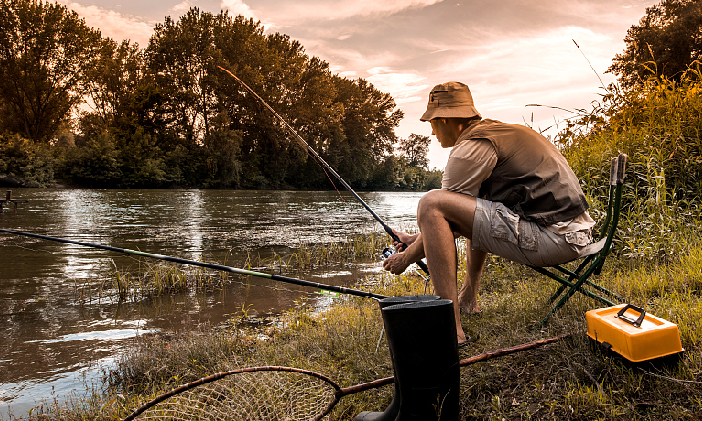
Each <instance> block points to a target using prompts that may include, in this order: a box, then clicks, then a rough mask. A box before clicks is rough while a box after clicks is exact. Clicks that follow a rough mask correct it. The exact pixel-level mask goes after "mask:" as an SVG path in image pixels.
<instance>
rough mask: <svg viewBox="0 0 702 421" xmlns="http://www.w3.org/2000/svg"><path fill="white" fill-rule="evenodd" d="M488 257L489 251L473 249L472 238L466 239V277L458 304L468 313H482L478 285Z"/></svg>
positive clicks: (459, 294)
mask: <svg viewBox="0 0 702 421" xmlns="http://www.w3.org/2000/svg"><path fill="white" fill-rule="evenodd" d="M486 259H487V252H484V251H482V250H472V249H471V240H466V278H465V280H464V281H463V286H461V291H460V292H459V293H458V306H459V307H460V308H461V309H462V310H463V311H465V312H466V313H467V314H474V313H480V306H479V305H478V287H479V286H480V279H481V277H482V275H483V268H484V267H485V260H486Z"/></svg>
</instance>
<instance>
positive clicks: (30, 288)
mask: <svg viewBox="0 0 702 421" xmlns="http://www.w3.org/2000/svg"><path fill="white" fill-rule="evenodd" d="M13 195H14V196H15V197H18V198H22V199H29V202H28V203H25V204H22V205H20V206H19V209H18V212H17V213H16V214H15V213H12V212H5V213H3V214H0V227H2V228H7V229H15V230H23V231H30V232H35V233H39V234H46V235H50V236H55V237H63V238H69V239H73V240H77V241H86V242H94V243H100V244H105V245H111V246H115V247H121V248H128V249H135V250H143V251H145V252H149V253H159V254H165V255H172V256H177V257H182V258H186V259H193V260H203V261H207V262H212V263H226V264H228V265H230V266H235V267H242V266H243V265H244V264H245V262H246V260H247V258H248V257H249V256H257V255H260V256H261V257H266V256H270V255H272V254H273V253H278V254H285V253H288V252H290V251H291V250H294V248H295V247H297V246H299V245H300V244H310V243H331V242H339V241H344V240H345V239H346V238H349V237H351V236H353V235H355V234H358V233H361V232H368V231H370V230H374V229H377V227H378V224H377V223H376V222H375V221H374V220H373V219H372V218H371V216H370V214H369V213H368V212H367V211H366V210H365V209H363V208H362V207H361V206H360V204H358V203H357V202H356V201H355V199H354V198H353V197H352V196H351V195H350V194H348V193H342V195H343V199H342V198H341V197H340V195H339V193H337V192H335V191H332V192H297V191H295V192H293V191H290V192H285V191H283V192H280V191H225V190H125V191H119V190H49V189H47V190H41V189H38V190H25V189H15V190H14V191H13ZM361 196H362V197H363V199H364V200H365V201H366V202H367V203H368V204H369V205H370V206H371V208H373V209H374V210H375V211H376V213H377V214H378V215H380V216H381V217H383V218H384V219H385V220H386V222H387V223H388V224H389V225H390V226H393V227H406V226H410V225H413V224H414V219H415V216H414V215H415V213H414V212H415V209H416V204H417V201H418V200H419V197H420V196H421V195H420V194H416V193H361ZM140 264H141V265H144V264H145V262H138V261H136V260H135V259H133V258H131V257H127V256H123V255H116V254H114V253H111V252H107V251H103V250H95V249H87V248H84V247H81V246H77V245H69V244H60V243H53V242H49V241H44V240H36V239H31V238H26V237H17V236H9V235H6V234H0V320H1V321H2V326H3V329H0V356H1V357H0V358H1V359H0V419H7V418H8V417H9V415H8V409H11V410H12V412H13V413H14V415H15V416H20V415H22V414H23V413H26V411H27V410H28V409H30V408H31V407H33V406H34V405H35V404H36V403H37V402H38V401H39V400H40V399H52V390H53V391H54V392H55V393H56V394H57V395H61V396H63V395H65V394H66V393H67V392H68V391H70V390H71V389H77V390H84V382H86V381H88V382H92V381H95V380H96V379H97V376H98V368H97V367H99V366H100V365H105V364H110V363H111V362H112V361H114V358H116V356H118V355H119V353H120V351H121V350H122V349H124V347H125V346H128V345H129V343H131V341H132V340H133V338H134V337H135V336H136V335H137V334H141V333H144V332H156V331H178V330H183V329H192V328H193V327H195V326H197V325H200V324H205V323H208V324H211V325H216V324H218V323H221V322H223V321H225V320H226V319H227V318H228V317H229V315H230V314H236V313H237V312H239V311H241V309H242V308H248V309H249V311H250V312H251V313H253V314H260V315H266V314H276V313H278V312H280V311H282V310H285V309H287V308H290V307H291V306H293V305H294V303H295V300H297V299H299V298H300V297H301V296H308V297H311V299H312V300H313V302H315V303H317V305H320V306H323V305H326V304H328V302H330V301H331V300H333V299H332V298H330V297H323V296H321V295H317V294H315V293H314V291H310V289H309V288H303V287H297V286H293V285H285V284H280V283H278V282H273V281H270V280H267V279H258V278H248V277H241V276H231V278H230V279H231V280H232V282H231V284H230V285H228V286H227V287H225V288H223V289H221V290H217V291H214V292H209V293H202V294H181V295H172V296H163V297H158V298H154V299H150V300H142V301H139V302H136V303H119V302H116V301H114V300H112V299H107V298H105V297H104V296H101V294H100V286H101V284H102V283H103V282H106V281H107V280H109V279H110V272H111V271H113V270H115V269H116V268H118V269H120V270H124V269H128V268H132V269H136V268H138V266H139V265H140ZM377 270H379V266H378V265H377V264H366V265H347V266H344V267H339V268H330V267H328V268H323V269H318V270H314V271H308V272H306V273H304V274H297V276H298V277H301V278H303V279H306V280H310V281H313V282H320V283H325V284H332V285H349V284H352V283H354V282H356V281H357V280H358V279H359V278H361V277H363V276H364V275H365V274H367V273H368V272H369V271H370V272H373V271H377Z"/></svg>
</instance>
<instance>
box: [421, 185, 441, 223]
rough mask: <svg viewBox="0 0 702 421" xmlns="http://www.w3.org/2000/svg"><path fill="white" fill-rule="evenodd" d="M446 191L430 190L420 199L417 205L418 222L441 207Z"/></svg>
mask: <svg viewBox="0 0 702 421" xmlns="http://www.w3.org/2000/svg"><path fill="white" fill-rule="evenodd" d="M445 192H446V190H429V191H428V192H426V193H425V194H424V196H422V197H421V199H419V203H418V204H417V220H419V219H420V218H421V217H422V216H424V215H426V214H427V213H428V212H431V211H435V210H437V209H439V208H440V207H441V201H442V196H443V193H445Z"/></svg>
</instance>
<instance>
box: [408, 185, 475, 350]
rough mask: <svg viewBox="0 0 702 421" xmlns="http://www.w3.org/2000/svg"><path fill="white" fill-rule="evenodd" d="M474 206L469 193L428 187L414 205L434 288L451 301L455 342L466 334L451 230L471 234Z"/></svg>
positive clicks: (454, 245)
mask: <svg viewBox="0 0 702 421" xmlns="http://www.w3.org/2000/svg"><path fill="white" fill-rule="evenodd" d="M475 206H476V201H475V198H474V197H472V196H468V195H465V194H460V193H454V192H450V191H446V190H432V191H430V192H428V193H427V194H425V195H424V196H423V197H422V199H421V200H420V201H419V205H418V207H417V224H418V225H419V230H420V232H421V237H422V242H423V248H424V254H425V255H426V257H427V266H429V272H430V274H431V281H432V283H433V284H434V292H435V293H436V294H437V295H438V296H440V297H441V298H444V299H449V300H452V301H453V309H454V313H455V317H456V335H457V337H458V342H459V343H460V342H464V341H465V340H466V335H465V333H464V332H463V327H462V326H461V319H460V311H459V305H458V304H459V301H458V286H457V285H456V270H457V268H456V263H457V256H456V243H455V241H454V232H458V233H460V234H461V235H463V236H465V237H467V238H471V236H472V227H473V218H474V216H475ZM410 248H412V247H410Z"/></svg>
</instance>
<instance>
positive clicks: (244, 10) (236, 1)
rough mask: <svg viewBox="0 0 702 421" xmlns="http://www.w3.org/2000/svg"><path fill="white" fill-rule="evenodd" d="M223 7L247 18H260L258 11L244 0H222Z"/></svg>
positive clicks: (233, 13) (235, 14)
mask: <svg viewBox="0 0 702 421" xmlns="http://www.w3.org/2000/svg"><path fill="white" fill-rule="evenodd" d="M221 6H222V9H223V10H229V12H230V13H231V14H232V15H234V16H237V15H242V16H243V17H245V18H253V19H254V20H258V18H257V17H256V13H254V11H253V10H252V9H251V8H250V7H249V6H248V5H247V4H246V3H244V2H243V1H242V0H222V5H221Z"/></svg>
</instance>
